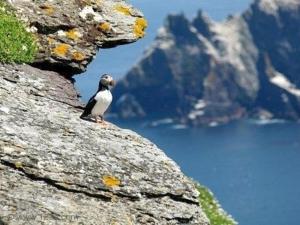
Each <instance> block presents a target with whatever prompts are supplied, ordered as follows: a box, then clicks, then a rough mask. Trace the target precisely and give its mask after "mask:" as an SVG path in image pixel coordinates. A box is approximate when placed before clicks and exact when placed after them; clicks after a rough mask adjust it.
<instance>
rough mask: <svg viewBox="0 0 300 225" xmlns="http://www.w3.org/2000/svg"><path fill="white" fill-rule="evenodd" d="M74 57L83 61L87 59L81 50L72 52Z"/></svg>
mask: <svg viewBox="0 0 300 225" xmlns="http://www.w3.org/2000/svg"><path fill="white" fill-rule="evenodd" d="M72 58H73V59H74V60H75V61H82V60H84V59H85V55H84V54H83V53H81V52H74V53H73V54H72Z"/></svg>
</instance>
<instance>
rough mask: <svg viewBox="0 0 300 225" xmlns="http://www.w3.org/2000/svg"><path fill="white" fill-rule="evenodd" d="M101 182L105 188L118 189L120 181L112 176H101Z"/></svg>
mask: <svg viewBox="0 0 300 225" xmlns="http://www.w3.org/2000/svg"><path fill="white" fill-rule="evenodd" d="M102 182H103V184H104V185H105V186H107V187H118V186H120V184H121V181H120V180H119V179H118V178H116V177H113V176H103V178H102Z"/></svg>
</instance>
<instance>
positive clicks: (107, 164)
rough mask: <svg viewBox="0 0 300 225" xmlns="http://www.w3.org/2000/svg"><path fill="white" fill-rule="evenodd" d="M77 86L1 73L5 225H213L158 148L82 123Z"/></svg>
mask: <svg viewBox="0 0 300 225" xmlns="http://www.w3.org/2000/svg"><path fill="white" fill-rule="evenodd" d="M76 97H77V93H76V92H75V91H74V88H73V85H72V83H71V82H70V81H68V80H67V79H65V78H64V77H62V76H59V75H58V74H56V73H55V72H48V71H41V70H39V69H36V68H32V67H30V66H13V65H11V66H8V65H0V103H1V110H0V123H1V129H0V177H1V179H0V208H1V210H0V224H14V225H15V224H16V225H17V224H32V225H34V224H39V225H40V224H47V225H48V224H68V225H69V224H121V225H125V224H128V225H131V224H160V225H163V224H166V225H167V224H168V225H169V224H199V225H207V224H209V222H208V220H207V218H206V216H205V214H204V213H203V212H202V210H201V208H200V206H199V200H198V195H199V193H198V191H197V190H196V188H195V186H194V184H193V182H191V181H190V180H189V179H188V178H187V177H185V176H184V175H183V174H182V172H181V171H180V169H179V167H178V166H177V165H176V164H175V163H174V162H173V161H172V160H170V159H169V158H167V156H166V155H165V154H164V153H163V152H162V151H161V150H160V149H158V148H157V147H156V146H155V145H154V144H153V143H151V142H150V141H148V140H146V139H145V138H142V137H141V136H139V135H137V134H136V133H134V132H132V131H129V130H124V129H120V128H118V127H116V126H114V125H113V124H108V126H107V127H101V126H99V125H98V124H95V123H92V122H88V121H83V120H80V119H79V115H80V113H81V110H80V109H79V108H80V104H79V103H78V102H77V100H76V99H77V98H76Z"/></svg>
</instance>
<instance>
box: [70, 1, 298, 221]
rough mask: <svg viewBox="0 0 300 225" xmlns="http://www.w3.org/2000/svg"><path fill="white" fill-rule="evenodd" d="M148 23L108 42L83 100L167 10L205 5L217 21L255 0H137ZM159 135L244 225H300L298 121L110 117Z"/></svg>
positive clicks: (188, 11) (126, 66)
mask: <svg viewBox="0 0 300 225" xmlns="http://www.w3.org/2000/svg"><path fill="white" fill-rule="evenodd" d="M129 3H131V4H132V5H134V6H136V7H137V8H139V9H141V10H142V11H143V13H144V14H145V17H146V18H147V20H148V22H149V28H148V30H147V35H146V37H145V38H144V39H142V40H140V41H138V42H136V43H134V44H130V45H124V46H120V47H117V48H113V49H105V50H104V49H103V50H100V51H99V52H98V54H97V57H96V58H95V60H94V61H93V62H92V63H91V64H90V66H89V67H88V70H87V72H85V73H84V74H81V75H79V76H77V77H76V78H75V79H76V87H77V89H78V90H79V91H80V93H81V95H82V101H83V102H86V101H87V100H88V98H89V97H90V96H91V95H92V94H93V93H94V92H95V90H96V89H97V83H98V80H99V76H100V75H101V74H103V73H111V74H113V75H114V77H115V78H116V79H121V78H122V77H123V76H124V75H125V74H126V72H127V71H128V70H130V68H131V67H132V66H133V65H134V64H136V63H137V62H138V60H139V58H141V56H142V54H143V51H145V49H147V48H148V47H149V46H150V45H151V43H152V42H153V40H154V38H155V34H156V31H157V29H158V28H159V27H160V26H162V24H163V23H164V19H165V17H166V15H167V14H171V13H184V14H185V15H186V16H187V17H188V18H190V19H191V18H193V17H194V16H195V15H196V12H197V10H199V9H201V10H202V11H204V12H205V13H206V14H207V15H208V16H209V17H211V18H212V19H213V20H215V21H222V20H224V19H226V17H227V16H229V15H232V14H238V13H241V12H242V11H244V10H245V9H247V8H248V7H249V5H250V4H251V1H250V0H163V1H161V0H131V1H129ZM108 120H109V121H111V122H113V123H115V124H117V125H118V126H120V127H122V128H126V129H132V130H134V131H136V132H138V133H139V134H141V135H143V136H144V137H146V138H148V139H150V140H151V141H153V142H154V143H155V144H156V145H158V147H160V148H161V149H162V150H163V151H164V152H165V153H166V154H167V155H168V156H169V157H170V158H172V159H173V160H174V161H175V162H176V163H177V164H178V165H179V166H180V167H181V169H182V171H183V172H184V173H185V174H186V175H187V176H189V177H191V178H193V179H194V180H196V181H198V182H200V183H201V184H203V185H206V186H207V187H209V188H210V189H211V190H212V191H213V193H214V194H215V196H216V197H217V199H218V200H219V202H220V204H221V205H222V207H223V208H224V209H225V210H226V211H227V212H228V213H230V214H231V215H232V216H233V217H234V218H235V219H236V220H237V221H238V223H239V224H240V225H300V124H299V123H292V122H287V121H281V120H271V121H256V120H244V121H237V122H233V123H230V124H227V125H221V126H215V127H202V128H191V127H185V126H182V125H178V124H173V123H172V120H170V119H166V120H162V121H155V122H153V121H146V120H134V121H132V120H131V121H124V120H119V119H117V118H108Z"/></svg>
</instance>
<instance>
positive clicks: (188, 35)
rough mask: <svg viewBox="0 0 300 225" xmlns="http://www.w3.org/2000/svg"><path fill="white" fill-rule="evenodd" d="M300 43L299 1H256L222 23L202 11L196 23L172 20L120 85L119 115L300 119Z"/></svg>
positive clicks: (195, 120) (198, 121) (211, 120)
mask: <svg viewBox="0 0 300 225" xmlns="http://www.w3.org/2000/svg"><path fill="white" fill-rule="evenodd" d="M299 39H300V1H298V0H287V1H286V0H256V1H255V2H254V3H253V4H252V5H251V7H250V9H249V10H247V11H246V12H245V13H243V14H242V15H238V16H231V17H229V18H228V19H227V20H226V21H224V22H220V23H217V22H214V21H211V20H210V19H209V18H208V17H206V16H205V15H204V14H203V13H202V12H201V11H200V12H199V13H198V15H197V16H196V18H195V19H194V20H192V21H189V20H187V19H186V17H185V16H184V15H171V16H169V17H168V18H167V19H166V22H165V25H164V27H162V28H161V29H160V30H159V32H158V36H157V38H156V40H155V42H154V43H153V45H152V46H151V47H150V48H149V49H148V50H147V51H146V53H145V55H144V57H143V58H142V59H141V60H140V62H139V63H138V65H137V66H135V67H134V68H132V69H131V71H130V72H129V73H128V74H127V75H126V77H125V78H124V79H123V80H122V81H121V82H119V84H118V85H117V87H116V89H115V96H117V97H116V98H118V97H119V100H118V101H116V104H115V105H114V107H113V112H115V113H118V114H119V115H120V116H124V115H126V117H127V118H128V117H136V116H147V117H149V118H157V119H158V118H159V119H161V118H165V117H172V118H175V119H177V120H178V121H181V122H183V123H189V124H194V125H203V124H205V125H207V124H215V123H216V122H217V123H225V122H228V121H230V120H234V119H240V118H245V117H259V118H261V119H269V118H281V119H291V120H299V118H300V77H299V74H300V65H299V63H298V60H299V58H300V50H299V49H300V42H299V41H298V40H299ZM123 96H126V98H124V97H123ZM128 96H129V97H128ZM130 99H132V101H133V102H132V103H130V102H128V101H129V100H130ZM124 100H126V104H125V103H124V102H123V101H124ZM131 105H132V106H133V107H132V108H130V106H131ZM122 106H124V107H122ZM124 111H125V113H124ZM128 112H132V113H128ZM139 112H142V113H139Z"/></svg>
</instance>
